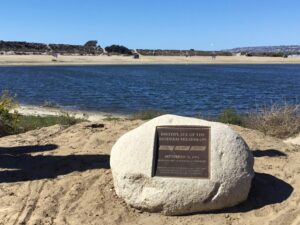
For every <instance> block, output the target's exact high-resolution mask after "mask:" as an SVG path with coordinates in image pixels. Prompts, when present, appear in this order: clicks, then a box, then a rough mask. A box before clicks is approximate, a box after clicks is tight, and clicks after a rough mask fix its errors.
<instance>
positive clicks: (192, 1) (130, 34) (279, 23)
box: [0, 0, 300, 50]
mask: <svg viewBox="0 0 300 225" xmlns="http://www.w3.org/2000/svg"><path fill="white" fill-rule="evenodd" d="M90 39H95V40H98V42H99V44H100V45H101V46H107V45H111V44H122V45H125V46H126V47H129V48H151V49H156V48H161V49H190V48H194V49H204V50H218V49H226V48H233V47H245V46H261V45H289V44H300V1H299V0H218V1H217V0H1V4H0V40H6V41H8V40H14V41H30V42H44V43H71V44H83V43H85V42H86V41H87V40H90Z"/></svg>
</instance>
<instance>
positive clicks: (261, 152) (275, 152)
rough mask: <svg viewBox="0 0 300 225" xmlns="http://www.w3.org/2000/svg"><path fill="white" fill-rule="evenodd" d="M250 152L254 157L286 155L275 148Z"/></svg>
mask: <svg viewBox="0 0 300 225" xmlns="http://www.w3.org/2000/svg"><path fill="white" fill-rule="evenodd" d="M252 154H253V156H254V157H265V156H268V157H280V156H287V155H286V154H285V153H284V152H281V151H279V150H276V149H266V150H253V151H252Z"/></svg>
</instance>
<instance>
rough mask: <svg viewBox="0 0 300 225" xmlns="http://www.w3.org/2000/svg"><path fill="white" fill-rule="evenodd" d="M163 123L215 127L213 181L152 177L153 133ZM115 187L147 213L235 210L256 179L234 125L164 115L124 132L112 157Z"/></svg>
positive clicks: (118, 193)
mask: <svg viewBox="0 0 300 225" xmlns="http://www.w3.org/2000/svg"><path fill="white" fill-rule="evenodd" d="M160 125H201V126H210V127H211V178H210V179H187V178H166V177H157V176H156V177H151V171H152V159H153V145H154V134H155V128H156V126H160ZM110 165H111V169H112V174H113V179H114V186H115V190H116V193H117V195H118V196H119V197H121V198H123V199H124V200H125V201H126V203H127V204H129V205H131V206H133V207H135V208H138V209H140V210H143V211H149V212H162V213H163V214H166V215H181V214H188V213H193V212H200V211H211V210H216V209H222V208H225V207H231V206H234V205H237V204H238V203H240V202H243V201H244V200H246V199H247V196H248V193H249V190H250V186H251V180H252V178H253V176H254V171H253V156H252V154H251V152H250V151H249V149H248V146H247V144H246V143H245V142H244V140H243V139H242V138H241V137H240V136H239V135H238V134H237V133H236V132H234V131H233V130H232V129H231V128H230V127H228V126H226V125H224V124H221V123H216V122H209V121H205V120H200V119H195V118H187V117H180V116H175V115H164V116H160V117H157V118H155V119H153V120H150V121H149V122H147V123H145V124H143V125H141V126H140V127H138V128H136V129H134V130H132V131H129V132H128V133H126V134H124V135H123V136H122V137H121V138H120V139H119V140H118V141H117V142H116V143H115V145H114V146H113V148H112V152H111V158H110Z"/></svg>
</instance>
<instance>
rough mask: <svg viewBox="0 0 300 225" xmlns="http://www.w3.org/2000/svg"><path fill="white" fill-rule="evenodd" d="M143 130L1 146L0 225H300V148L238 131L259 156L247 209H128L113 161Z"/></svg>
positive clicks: (86, 129)
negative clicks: (123, 139) (119, 144)
mask: <svg viewBox="0 0 300 225" xmlns="http://www.w3.org/2000/svg"><path fill="white" fill-rule="evenodd" d="M141 123H142V122H141V121H118V122H114V121H111V122H104V127H98V128H93V127H91V126H90V125H91V123H88V122H87V123H81V124H77V125H75V126H72V127H69V128H64V127H61V126H58V125H56V126H52V127H49V128H42V129H40V130H35V131H31V132H28V133H25V134H20V135H14V136H9V137H4V138H0V183H1V184H0V196H1V198H0V224H1V225H14V224H30V225H33V224H36V225H41V224H59V225H60V224H70V225H76V224H80V225H82V224H101V225H102V224H103V225H104V224H105V225H107V224H108V225H110V224H128V225H129V224H130V225H132V224H140V225H141V224H146V225H153V224H164V225H174V224H175V225H176V224H178V225H179V224H189V225H191V224H208V225H210V224H211V225H212V224H217V225H218V224H220V225H221V224H222V225H223V224H245V225H247V224H257V225H258V224H260V225H261V224H272V225H273V224H275V225H276V224H292V225H298V224H300V207H299V205H300V163H299V158H300V147H299V146H296V145H292V144H288V143H284V142H283V141H281V140H279V139H276V138H271V137H265V136H264V135H263V134H262V133H260V132H257V131H253V130H248V129H244V128H240V127H236V126H234V129H235V130H237V131H238V132H239V133H240V134H241V135H242V136H243V137H244V139H245V140H246V141H247V142H248V144H249V146H250V147H251V149H252V150H253V154H254V156H255V171H256V176H255V180H254V183H253V187H252V190H251V193H250V196H249V199H248V200H247V201H246V202H245V203H243V204H241V205H240V206H237V207H234V208H232V209H228V210H224V211H220V212H216V213H206V214H195V215H189V216H181V217H166V216H162V215H160V214H149V213H140V212H138V211H136V210H134V209H131V208H129V207H127V206H126V204H125V203H124V202H123V201H122V200H121V199H119V198H117V196H116V195H115V192H114V188H113V183H112V176H111V171H110V169H109V154H110V149H111V147H112V145H113V144H114V142H115V141H116V140H117V138H118V137H120V136H121V135H122V134H123V133H125V132H126V131H128V130H130V129H132V128H134V127H137V126H138V125H139V124H141ZM18 146H19V147H18ZM124 163H126V162H124Z"/></svg>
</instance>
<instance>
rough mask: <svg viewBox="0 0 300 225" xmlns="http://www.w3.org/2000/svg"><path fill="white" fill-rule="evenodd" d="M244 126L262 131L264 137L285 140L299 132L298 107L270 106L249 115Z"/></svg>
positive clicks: (285, 105) (299, 116)
mask: <svg viewBox="0 0 300 225" xmlns="http://www.w3.org/2000/svg"><path fill="white" fill-rule="evenodd" d="M245 126H246V127H249V128H251V129H256V130H259V131H262V132H263V133H264V134H266V135H271V136H274V137H278V138H287V137H290V136H293V135H295V134H298V133H299V132H300V114H299V105H291V104H287V103H286V104H284V105H276V104H275V105H272V106H270V107H267V106H265V107H262V108H260V109H259V110H257V111H256V112H253V113H249V114H248V116H247V117H246V118H245Z"/></svg>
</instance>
